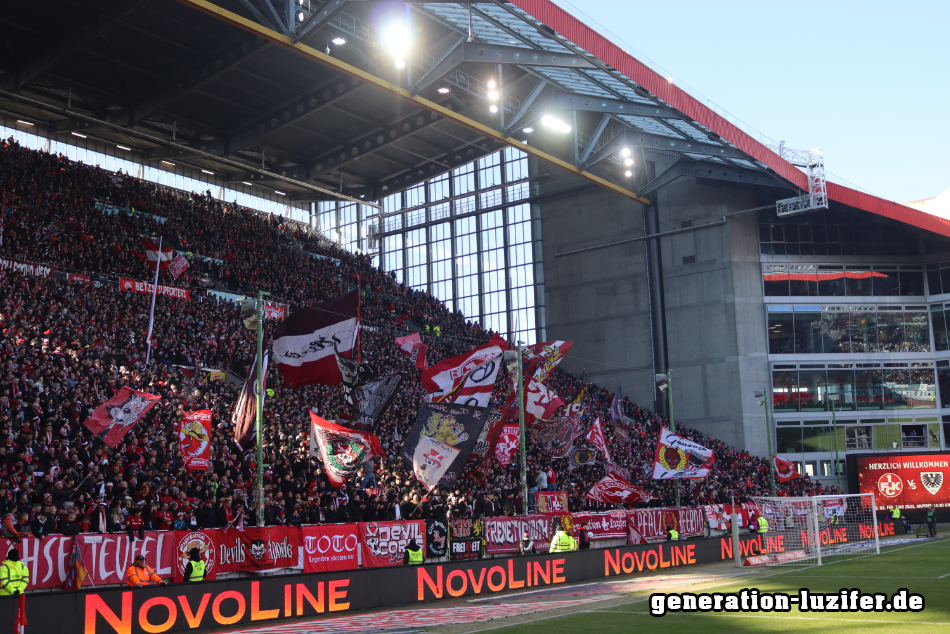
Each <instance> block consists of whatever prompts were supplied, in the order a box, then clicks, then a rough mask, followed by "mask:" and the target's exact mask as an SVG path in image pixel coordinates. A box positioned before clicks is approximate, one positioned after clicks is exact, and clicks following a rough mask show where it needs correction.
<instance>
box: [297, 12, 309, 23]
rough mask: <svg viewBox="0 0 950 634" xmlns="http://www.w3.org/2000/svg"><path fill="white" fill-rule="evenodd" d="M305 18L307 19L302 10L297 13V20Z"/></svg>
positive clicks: (300, 20) (301, 20)
mask: <svg viewBox="0 0 950 634" xmlns="http://www.w3.org/2000/svg"><path fill="white" fill-rule="evenodd" d="M306 19H307V14H306V13H304V12H303V11H301V12H300V13H298V14H297V22H303V21H304V20H306Z"/></svg>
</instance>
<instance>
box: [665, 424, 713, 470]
mask: <svg viewBox="0 0 950 634" xmlns="http://www.w3.org/2000/svg"><path fill="white" fill-rule="evenodd" d="M715 461H716V454H715V453H714V452H713V450H712V449H707V448H706V447H703V446H702V445H700V444H699V443H695V442H693V441H692V440H689V439H688V438H683V437H682V436H679V435H677V434H674V433H673V432H671V431H670V430H669V429H667V428H666V427H662V428H661V430H660V441H659V442H658V443H657V445H656V456H655V458H654V462H653V479H654V480H673V479H676V478H686V479H699V478H705V477H706V476H708V475H709V473H710V472H711V471H712V466H713V463H714V462H715Z"/></svg>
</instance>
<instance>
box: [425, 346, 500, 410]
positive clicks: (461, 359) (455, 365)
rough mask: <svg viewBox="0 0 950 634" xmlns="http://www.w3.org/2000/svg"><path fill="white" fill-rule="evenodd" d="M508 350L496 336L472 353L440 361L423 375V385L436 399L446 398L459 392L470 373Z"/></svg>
mask: <svg viewBox="0 0 950 634" xmlns="http://www.w3.org/2000/svg"><path fill="white" fill-rule="evenodd" d="M507 349H508V344H507V343H506V342H505V340H504V339H502V338H501V337H499V336H498V335H495V336H494V337H492V338H491V340H489V342H488V343H486V344H484V345H481V346H479V347H477V348H475V349H474V350H472V351H471V352H466V353H465V354H460V355H458V356H457V357H452V358H451V359H446V360H445V361H440V362H439V363H436V364H435V365H434V366H432V367H431V368H429V369H428V370H426V371H425V372H423V373H422V385H423V387H425V389H426V391H427V392H429V393H430V394H432V395H433V397H434V398H433V400H435V398H439V397H443V396H446V395H447V394H450V393H452V392H454V391H456V390H458V389H459V388H460V387H461V386H462V383H463V382H464V380H465V379H466V377H467V376H468V374H469V372H471V371H472V370H474V369H475V368H477V367H478V366H480V365H482V364H485V363H488V362H489V361H491V360H492V359H495V358H496V357H497V356H498V355H500V354H501V353H502V352H504V351H505V350H507Z"/></svg>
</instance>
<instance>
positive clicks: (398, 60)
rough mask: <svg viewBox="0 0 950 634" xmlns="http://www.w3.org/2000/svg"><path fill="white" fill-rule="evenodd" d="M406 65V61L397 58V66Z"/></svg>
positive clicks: (403, 66)
mask: <svg viewBox="0 0 950 634" xmlns="http://www.w3.org/2000/svg"><path fill="white" fill-rule="evenodd" d="M405 67H406V62H404V61H402V60H401V59H397V60H396V68H405Z"/></svg>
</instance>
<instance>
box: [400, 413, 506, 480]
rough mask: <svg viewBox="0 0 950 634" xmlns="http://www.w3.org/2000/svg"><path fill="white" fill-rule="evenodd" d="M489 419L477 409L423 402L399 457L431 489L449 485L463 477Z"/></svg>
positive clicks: (487, 415) (486, 414)
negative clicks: (410, 466) (463, 471)
mask: <svg viewBox="0 0 950 634" xmlns="http://www.w3.org/2000/svg"><path fill="white" fill-rule="evenodd" d="M490 418H491V417H490V416H489V413H488V410H486V409H483V408H480V407H469V406H467V405H460V404H458V403H423V404H422V405H421V407H420V408H419V417H418V418H417V419H416V424H415V426H414V427H413V428H412V431H410V432H409V436H408V437H407V438H406V442H404V443H403V445H402V449H401V450H400V455H401V456H402V458H403V460H405V461H406V463H408V464H411V465H412V466H413V473H415V475H416V477H417V478H419V481H420V482H422V483H423V484H425V485H426V486H427V487H429V488H430V489H431V488H432V487H433V486H435V485H436V484H445V485H449V486H450V485H451V484H452V483H453V482H455V480H457V479H458V478H459V477H460V476H461V475H462V470H463V468H464V466H465V463H466V462H468V458H469V456H470V455H471V453H472V450H474V449H475V443H476V442H477V441H478V438H479V437H480V436H481V433H482V430H483V429H484V428H485V426H486V425H488V424H489V422H490Z"/></svg>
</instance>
